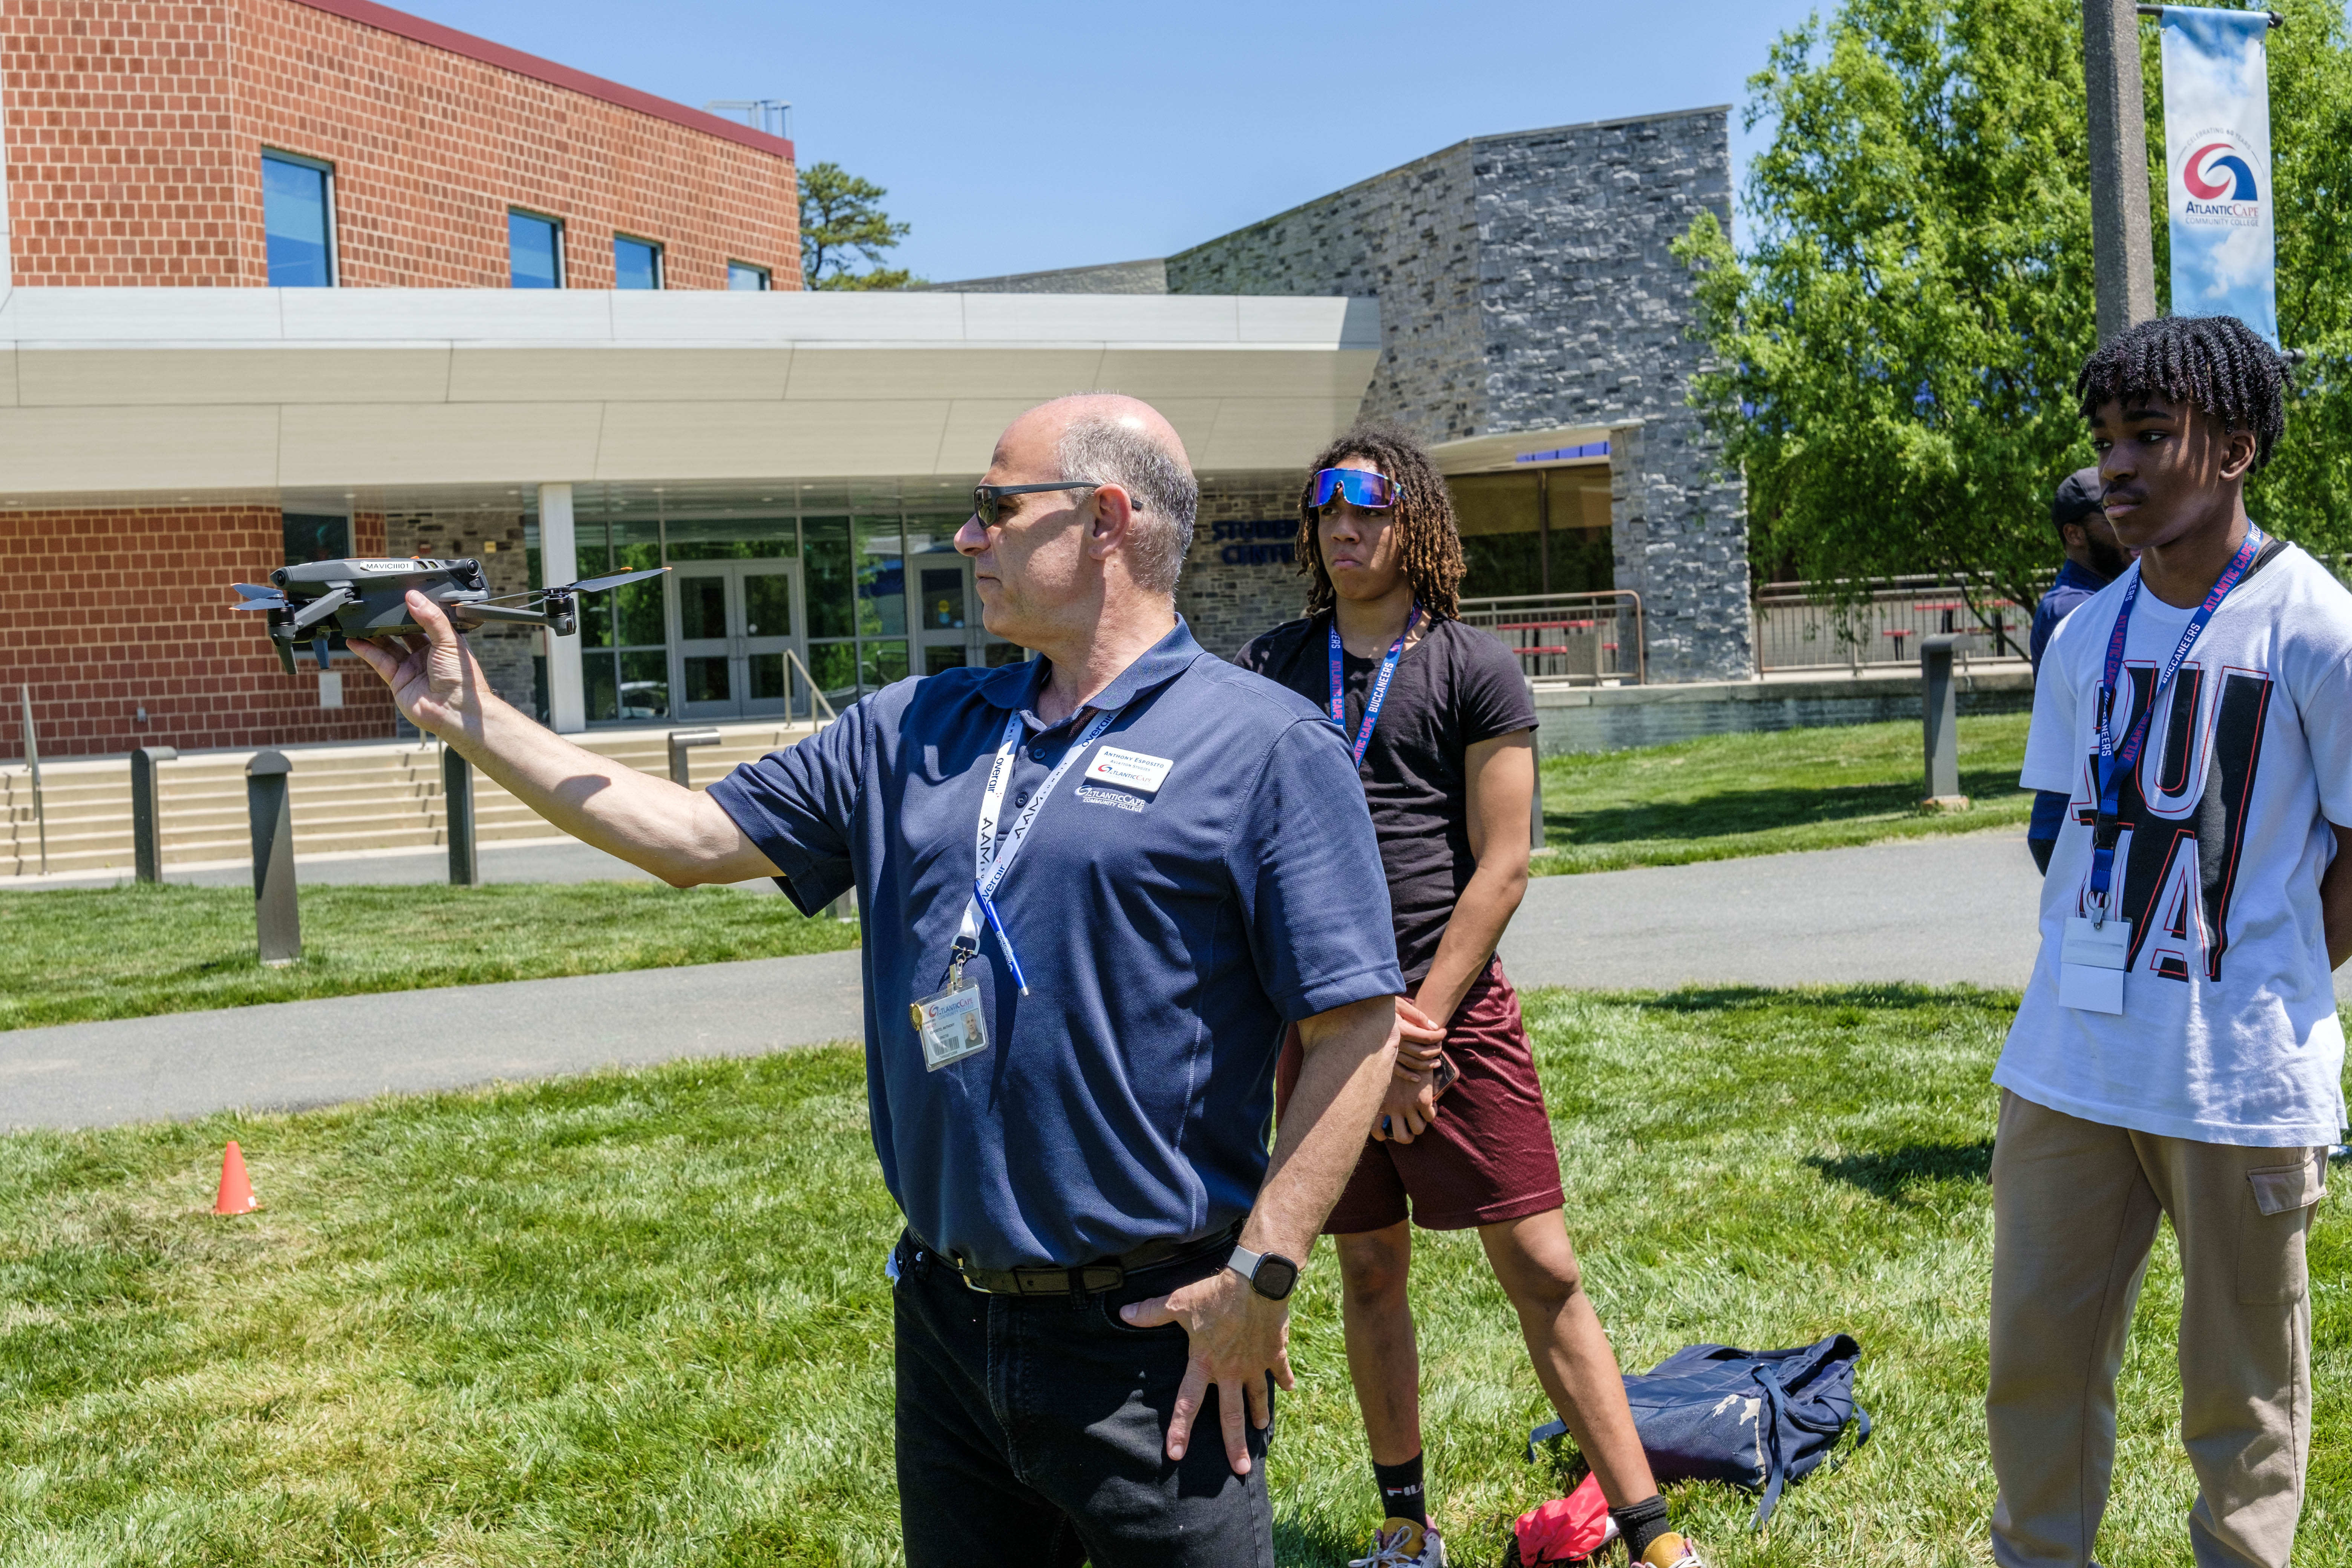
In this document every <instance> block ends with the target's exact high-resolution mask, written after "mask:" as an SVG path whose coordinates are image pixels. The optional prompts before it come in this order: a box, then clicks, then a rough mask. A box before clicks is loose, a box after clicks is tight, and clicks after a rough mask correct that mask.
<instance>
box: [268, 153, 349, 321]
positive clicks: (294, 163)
mask: <svg viewBox="0 0 2352 1568" xmlns="http://www.w3.org/2000/svg"><path fill="white" fill-rule="evenodd" d="M334 185H335V176H334V170H333V169H332V168H331V166H330V165H328V164H325V163H318V162H316V161H315V160H313V159H310V158H298V157H296V156H294V155H293V154H292V153H263V154H262V155H261V229H262V235H263V242H264V246H265V249H266V253H267V256H268V266H269V286H270V287H271V288H272V289H331V288H333V287H334V284H335V237H334V235H335V231H334Z"/></svg>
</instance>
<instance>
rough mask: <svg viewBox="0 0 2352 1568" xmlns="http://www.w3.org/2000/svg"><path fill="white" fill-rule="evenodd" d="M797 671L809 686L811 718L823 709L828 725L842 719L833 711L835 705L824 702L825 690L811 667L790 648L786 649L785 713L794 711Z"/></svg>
mask: <svg viewBox="0 0 2352 1568" xmlns="http://www.w3.org/2000/svg"><path fill="white" fill-rule="evenodd" d="M796 669H797V670H799V671H800V672H801V679H802V680H803V681H805V682H806V683H807V685H808V693H809V717H810V718H812V719H814V718H815V717H816V711H817V710H818V709H823V710H824V721H825V722H826V723H828V724H830V723H832V722H833V721H835V719H838V718H840V717H841V715H840V714H838V713H835V711H834V710H833V704H832V703H830V702H828V701H826V700H824V688H823V687H821V686H819V685H818V684H817V683H816V677H815V676H814V675H811V674H810V673H809V667H808V666H807V665H804V664H803V663H802V662H801V656H800V655H798V654H796V653H794V652H793V650H792V649H790V648H786V649H784V711H785V712H786V713H790V712H791V711H792V710H793V671H794V670H796Z"/></svg>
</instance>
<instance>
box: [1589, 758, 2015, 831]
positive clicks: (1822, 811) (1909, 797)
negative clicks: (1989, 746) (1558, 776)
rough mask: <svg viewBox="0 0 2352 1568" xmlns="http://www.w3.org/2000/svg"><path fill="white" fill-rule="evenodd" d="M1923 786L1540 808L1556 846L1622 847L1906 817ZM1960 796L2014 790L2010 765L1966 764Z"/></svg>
mask: <svg viewBox="0 0 2352 1568" xmlns="http://www.w3.org/2000/svg"><path fill="white" fill-rule="evenodd" d="M1920 789H1921V786H1920V785H1919V784H1916V783H1915V782H1912V781H1909V780H1906V781H1905V782H1903V783H1902V784H1837V785H1830V786H1827V787H1813V788H1775V789H1748V790H1722V791H1717V792H1716V793H1713V794H1709V795H1701V796H1700V797H1698V798H1697V799H1695V800H1686V801H1658V802H1654V803H1645V804H1643V805H1627V806H1610V807H1601V808H1598V809H1594V810H1590V811H1578V810H1575V809H1573V808H1570V809H1569V810H1566V811H1546V812H1545V813H1544V837H1545V839H1546V841H1547V842H1549V843H1553V844H1573V845H1593V844H1626V843H1633V842H1635V841H1637V840H1642V839H1650V838H1689V839H1697V840H1701V841H1704V840H1706V839H1709V838H1726V837H1733V836H1734V835H1738V834H1742V833H1762V832H1769V830H1771V829H1773V828H1776V827H1805V826H1813V825H1815V824H1819V823H1824V822H1844V821H1848V820H1851V819H1853V818H1856V817H1864V816H1909V815H1911V814H1912V813H1914V812H1916V810H1917V809H1918V805H1919V794H1920ZM1960 793H1961V794H1963V795H1969V796H1972V797H1976V798H1981V799H1985V800H1993V799H1997V798H1999V797H2000V796H2003V795H2014V794H2015V793H2017V774H2016V772H2015V770H2013V769H2009V768H1974V769H1963V770H1962V771H1961V773H1960Z"/></svg>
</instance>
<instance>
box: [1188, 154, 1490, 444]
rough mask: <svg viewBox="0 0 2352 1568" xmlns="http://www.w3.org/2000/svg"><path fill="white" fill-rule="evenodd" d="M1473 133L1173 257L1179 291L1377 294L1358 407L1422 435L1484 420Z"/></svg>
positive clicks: (1478, 426)
mask: <svg viewBox="0 0 2352 1568" xmlns="http://www.w3.org/2000/svg"><path fill="white" fill-rule="evenodd" d="M1476 146H1477V143H1476V142H1461V143H1459V144H1458V145H1455V146H1453V147H1448V148H1446V149H1445V150H1444V151H1443V152H1440V153H1431V154H1430V155H1429V156H1428V157H1426V158H1423V159H1420V160H1418V161H1417V162H1414V163H1407V164H1406V165H1405V166H1404V167H1403V168H1402V169H1393V170H1391V171H1390V172H1389V173H1387V174H1380V175H1376V176H1375V177H1373V178H1371V179H1369V180H1365V181H1363V182H1361V183H1360V184H1353V185H1349V187H1348V188H1347V189H1346V190H1344V191H1338V192H1334V193H1333V194H1332V195H1328V196H1322V197H1318V199H1317V200H1315V201H1311V202H1308V203H1307V205H1304V206H1298V207H1293V208H1291V209H1290V211H1288V212H1286V213H1282V214H1279V215H1278V216H1274V217H1270V218H1267V219H1265V221H1264V222H1262V223H1255V224H1252V225H1251V226H1249V227H1247V228H1243V229H1236V230H1234V232H1233V233H1231V234H1228V235H1225V236H1223V237H1221V238H1217V239H1213V240H1211V241H1209V242H1208V243H1207V244H1206V245H1199V246H1195V247H1192V249H1190V250H1186V251H1181V252H1179V253H1178V254H1176V255H1174V256H1171V257H1170V258H1168V291H1169V292H1170V293H1171V294H1355V295H1362V294H1376V295H1378V296H1379V297H1380V301H1381V359H1380V363H1379V365H1378V366H1377V367H1376V368H1375V369H1374V370H1373V372H1372V384H1371V385H1370V387H1368V388H1366V389H1365V392H1364V402H1363V408H1362V416H1363V417H1364V418H1365V419H1368V420H1380V421H1382V422H1391V423H1395V424H1401V425H1402V426H1405V427H1406V428H1407V429H1409V430H1412V431H1413V432H1414V433H1415V434H1417V435H1419V436H1420V437H1422V438H1423V440H1428V441H1445V440H1451V439H1453V438H1454V437H1459V436H1475V435H1478V434H1481V433H1482V432H1484V431H1485V430H1486V428H1487V424H1486V421H1487V417H1488V414H1487V391H1486V369H1485V362H1486V346H1485V330H1486V329H1485V324H1484V321H1483V320H1482V310H1481V292H1482V289H1481V279H1480V271H1481V268H1480V262H1479V251H1480V246H1479V236H1478V217H1477V212H1476V202H1475V193H1474V190H1473V184H1472V175H1471V167H1472V150H1473V149H1474V148H1475V147H1476Z"/></svg>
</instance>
